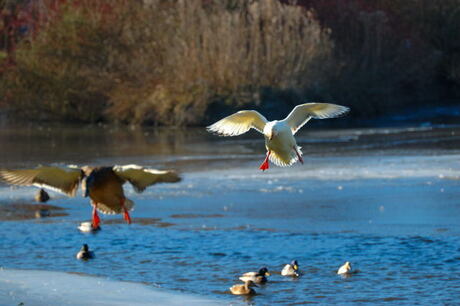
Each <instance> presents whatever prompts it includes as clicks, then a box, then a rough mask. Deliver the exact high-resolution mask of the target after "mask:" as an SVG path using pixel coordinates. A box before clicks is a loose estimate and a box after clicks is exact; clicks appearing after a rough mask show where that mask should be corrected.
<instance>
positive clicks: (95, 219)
mask: <svg viewBox="0 0 460 306" xmlns="http://www.w3.org/2000/svg"><path fill="white" fill-rule="evenodd" d="M100 224H101V219H99V216H98V214H97V203H95V202H94V203H93V220H92V226H93V228H98V227H99V225H100Z"/></svg>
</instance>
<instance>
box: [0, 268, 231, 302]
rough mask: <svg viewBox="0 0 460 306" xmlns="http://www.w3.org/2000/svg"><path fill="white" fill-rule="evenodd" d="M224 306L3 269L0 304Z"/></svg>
mask: <svg viewBox="0 0 460 306" xmlns="http://www.w3.org/2000/svg"><path fill="white" fill-rule="evenodd" d="M20 303H24V305H99V306H101V305H222V304H224V303H221V302H219V301H216V300H212V299H208V298H205V297H200V296H195V295H190V294H184V293H178V292H172V291H167V290H163V289H157V288H152V287H149V286H147V285H144V284H140V283H133V282H122V281H114V280H109V279H107V278H103V277H93V276H83V275H77V274H70V273H65V272H51V271H37V270H14V269H1V270H0V305H19V304H20Z"/></svg>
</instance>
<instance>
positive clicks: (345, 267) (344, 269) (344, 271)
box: [337, 261, 353, 275]
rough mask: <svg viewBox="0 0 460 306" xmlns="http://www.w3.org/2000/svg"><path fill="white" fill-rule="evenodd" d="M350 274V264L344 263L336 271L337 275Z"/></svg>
mask: <svg viewBox="0 0 460 306" xmlns="http://www.w3.org/2000/svg"><path fill="white" fill-rule="evenodd" d="M351 273H353V272H352V270H351V263H350V262H349V261H346V262H345V263H344V264H343V265H342V266H341V267H340V268H339V269H338V270H337V274H339V275H350V274H351Z"/></svg>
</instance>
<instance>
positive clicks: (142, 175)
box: [113, 165, 181, 192]
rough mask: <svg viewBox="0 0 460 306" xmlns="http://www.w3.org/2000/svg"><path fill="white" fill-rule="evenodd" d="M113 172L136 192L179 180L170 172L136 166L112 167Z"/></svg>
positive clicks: (176, 175)
mask: <svg viewBox="0 0 460 306" xmlns="http://www.w3.org/2000/svg"><path fill="white" fill-rule="evenodd" d="M113 170H114V171H115V173H116V174H117V175H118V176H119V177H120V178H121V179H122V180H124V181H128V182H130V183H131V185H133V187H134V190H136V191H137V192H142V191H144V190H145V188H147V187H148V186H150V185H154V184H156V183H175V182H179V181H180V180H181V178H180V177H179V175H178V174H177V173H176V172H175V171H172V170H156V169H147V168H143V167H141V166H137V165H126V166H114V167H113Z"/></svg>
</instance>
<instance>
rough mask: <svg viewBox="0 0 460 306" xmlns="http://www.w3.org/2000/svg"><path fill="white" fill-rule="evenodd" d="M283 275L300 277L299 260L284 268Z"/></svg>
mask: <svg viewBox="0 0 460 306" xmlns="http://www.w3.org/2000/svg"><path fill="white" fill-rule="evenodd" d="M281 275H283V276H299V275H300V271H299V264H298V263H297V260H293V261H291V263H290V264H287V265H285V266H284V268H283V270H281Z"/></svg>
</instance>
